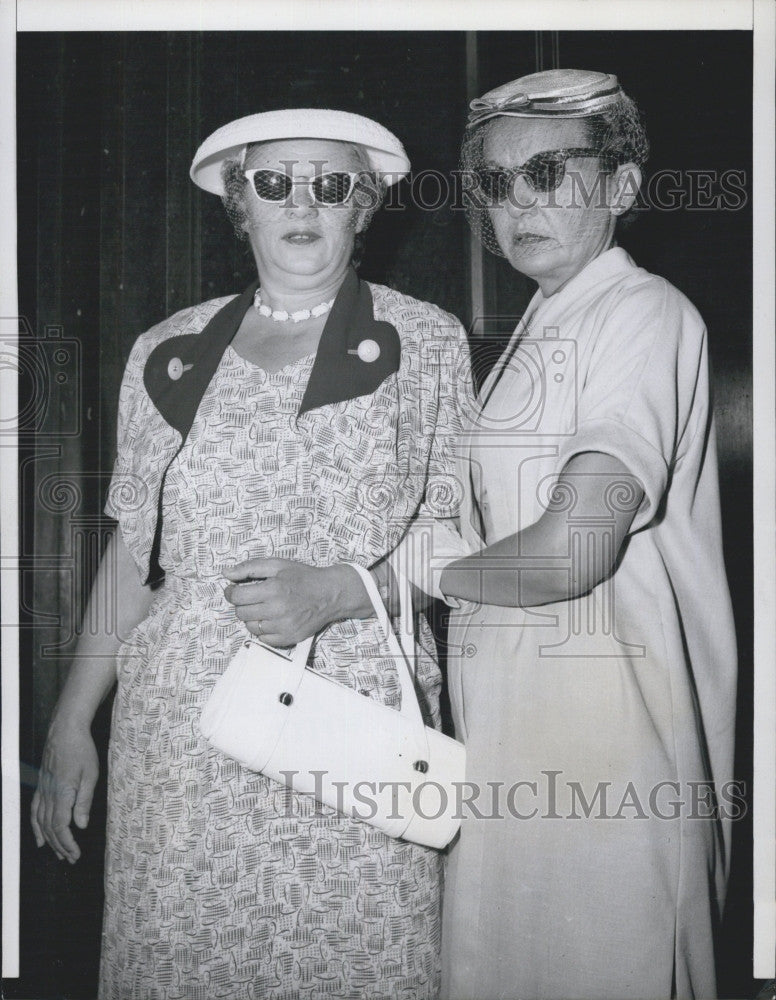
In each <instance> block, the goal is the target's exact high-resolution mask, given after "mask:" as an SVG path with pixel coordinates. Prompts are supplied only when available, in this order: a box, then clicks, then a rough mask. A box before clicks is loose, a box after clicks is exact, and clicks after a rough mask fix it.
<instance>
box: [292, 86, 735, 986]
mask: <svg viewBox="0 0 776 1000" xmlns="http://www.w3.org/2000/svg"><path fill="white" fill-rule="evenodd" d="M647 149H648V146H647V140H646V135H645V133H644V129H643V126H642V124H641V121H640V118H639V115H638V112H637V110H636V108H635V106H634V105H633V103H632V102H631V101H630V100H629V98H627V97H626V95H625V94H624V93H623V92H622V90H621V88H620V87H619V85H618V83H617V80H616V79H615V78H614V77H612V76H609V75H606V74H602V73H591V72H584V71H573V70H558V71H549V72H543V73H537V74H533V75H532V76H529V77H525V78H523V79H520V80H515V81H513V82H511V83H508V84H506V85H504V86H503V87H501V88H498V89H497V90H495V91H492V92H490V93H488V94H486V95H485V96H484V97H483V98H481V99H480V100H478V101H474V102H473V104H472V115H471V117H470V123H469V128H468V131H467V135H466V138H465V141H464V145H463V166H464V170H465V171H467V172H468V176H469V177H470V178H472V179H474V180H476V183H475V184H472V183H468V182H467V190H468V191H469V206H468V214H469V218H470V221H471V222H472V224H473V226H474V228H475V230H476V232H478V233H479V234H480V235H481V237H482V239H483V242H484V243H485V245H486V246H487V247H488V248H489V249H490V250H493V251H494V252H496V253H499V254H502V255H503V256H505V257H506V258H507V259H508V260H509V262H510V263H511V264H512V266H513V267H514V268H515V269H516V270H519V271H520V272H521V273H523V274H525V275H528V276H529V277H531V278H533V279H534V280H535V281H536V282H537V284H538V286H539V287H538V291H537V292H536V294H535V296H534V298H533V299H532V301H531V303H530V304H529V306H528V309H527V311H526V315H525V317H524V318H523V321H522V322H521V324H520V326H519V328H518V330H517V331H516V332H515V335H514V337H513V339H512V342H511V343H510V345H509V346H508V347H507V350H506V352H505V354H504V355H503V357H502V358H501V360H500V362H498V363H497V364H496V366H495V368H494V370H493V372H492V373H491V375H490V377H489V378H488V380H487V381H486V383H485V385H484V386H483V389H482V391H481V394H480V399H479V404H478V412H477V414H476V416H475V418H474V420H473V422H472V423H471V425H470V427H469V432H468V433H467V434H466V435H465V437H464V438H463V439H462V441H463V444H462V448H461V451H462V454H461V462H460V466H459V480H460V482H461V483H462V484H463V486H464V489H465V493H466V496H465V501H464V505H463V509H462V515H461V519H462V531H463V535H464V538H465V540H466V541H467V542H468V543H469V545H470V546H471V548H472V549H473V550H475V554H472V555H469V556H467V557H466V558H463V559H460V560H458V561H455V562H452V563H451V564H449V565H448V566H447V567H446V568H444V569H443V571H442V573H441V578H440V580H439V585H440V586H441V591H442V593H443V594H444V595H446V596H447V597H448V599H450V600H452V599H454V598H460V599H464V600H467V601H469V602H473V606H472V605H470V606H468V607H466V608H464V609H461V610H460V612H459V613H457V614H456V615H455V616H454V617H453V619H452V627H451V632H450V649H451V653H450V654H449V663H450V674H449V679H450V696H451V701H452V705H453V713H454V716H455V720H456V731H457V735H458V736H459V738H461V739H463V740H464V742H465V743H466V748H467V780H468V785H467V788H466V789H465V798H466V812H467V815H466V817H465V819H464V822H463V826H462V830H461V835H460V838H459V840H458V842H457V844H455V845H454V847H453V849H452V851H451V856H450V859H449V865H448V869H447V873H446V879H445V902H444V919H443V988H442V995H443V996H444V997H445V998H446V1000H472V998H477V1000H517V998H520V1000H532V998H540V997H541V998H549V997H555V998H558V1000H569V998H596V1000H602V998H612V1000H623V998H625V997H633V998H650V1000H655V998H660V997H663V998H669V997H672V996H676V997H704V998H706V997H712V996H715V995H716V986H715V969H714V953H713V939H714V934H715V932H716V931H717V930H718V928H719V919H720V913H721V908H722V905H723V902H724V892H725V882H726V877H727V871H728V863H729V843H730V819H731V817H732V816H733V815H735V810H736V808H737V807H738V806H739V804H740V803H738V802H737V801H736V800H735V795H734V790H733V789H731V787H730V784H729V779H730V778H731V774H732V757H733V729H734V718H735V674H736V652H735V638H734V631H733V621H732V614H731V608H730V600H729V595H728V590H727V585H726V582H725V572H724V565H723V559H722V544H721V530H720V515H719V495H718V485H717V470H716V453H715V444H714V430H713V420H712V413H711V408H710V404H709V386H708V372H707V355H706V350H707V349H706V332H705V329H704V327H703V323H702V321H701V318H700V316H699V315H698V313H697V312H696V310H695V309H694V308H693V306H692V305H691V304H690V303H689V302H688V301H687V299H686V298H685V297H684V296H683V295H682V294H681V293H680V292H678V291H677V290H676V289H675V288H673V287H672V286H671V285H669V284H668V283H667V282H666V281H664V280H663V279H661V278H658V277H655V276H654V275H650V274H648V273H647V272H645V271H643V270H642V269H640V268H638V267H637V266H636V265H635V264H634V263H633V261H632V260H631V259H630V257H629V256H628V255H627V254H626V253H625V252H624V251H623V250H622V249H621V248H619V247H618V246H617V244H616V239H615V233H616V227H617V222H618V220H619V219H620V218H621V217H622V216H623V215H625V214H626V213H627V212H628V211H629V210H630V209H631V207H632V206H633V203H634V200H635V198H636V194H637V192H638V187H639V183H640V180H641V166H642V165H643V163H644V161H645V159H646V154H647ZM431 544H432V546H433V549H434V551H435V552H436V545H435V542H434V539H433V537H432V540H431ZM477 550H479V551H477ZM274 571H277V570H276V568H274V569H273V572H274ZM286 571H287V570H286Z"/></svg>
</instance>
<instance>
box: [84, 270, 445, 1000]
mask: <svg viewBox="0 0 776 1000" xmlns="http://www.w3.org/2000/svg"><path fill="white" fill-rule="evenodd" d="M372 292H373V295H374V297H375V300H376V304H375V314H376V315H377V314H378V310H379V306H380V304H381V301H382V300H385V299H388V300H390V301H389V303H388V304H390V305H392V307H393V312H394V313H396V307H397V305H398V306H401V310H402V311H401V315H400V316H399V318H398V319H397V318H396V316H395V315H394V317H393V323H394V325H395V326H396V328H397V329H398V330H399V333H400V337H401V341H402V362H401V366H400V368H399V371H398V372H397V373H396V375H395V376H391V377H389V378H388V379H387V380H386V382H385V383H383V385H381V386H380V387H379V388H378V390H377V392H375V393H373V394H370V395H366V396H362V397H359V398H356V399H347V400H343V401H341V402H338V403H335V404H333V405H329V406H324V407H320V408H318V409H315V410H313V411H311V412H309V413H306V414H305V415H304V416H302V417H300V416H299V409H300V400H301V398H302V394H303V393H304V391H305V387H306V385H307V383H308V381H309V379H310V373H311V369H312V367H313V363H314V360H315V359H314V356H311V357H307V358H303V359H301V360H299V361H297V362H295V363H293V364H290V365H288V366H286V367H285V368H283V369H282V370H280V371H278V372H276V373H268V372H266V371H264V370H263V369H262V368H260V367H257V366H255V365H253V364H251V363H249V362H247V361H245V360H244V359H242V358H241V357H240V356H239V355H238V354H236V353H235V351H234V350H233V349H232V348H231V347H227V349H226V351H225V352H224V354H223V356H222V358H221V361H220V363H219V365H218V367H217V369H216V371H215V375H214V376H213V378H212V380H211V381H210V384H209V385H208V387H207V390H206V391H205V393H204V396H203V398H202V400H201V403H200V405H199V409H198V410H197V413H196V417H195V419H194V422H193V425H192V427H191V430H190V432H189V434H188V436H187V438H186V440H185V443H184V445H183V447H182V449H181V450H180V451H179V453H178V454H177V457H175V458H174V459H173V461H172V463H171V464H170V465H169V468H168V470H167V474H166V479H165V483H164V489H163V522H162V523H163V531H162V538H161V549H160V554H159V562H160V564H161V566H162V567H163V568H164V569H165V571H166V576H165V580H164V583H163V585H162V586H161V587H160V588H159V589H158V591H157V596H156V598H155V600H154V603H153V605H152V607H151V610H150V612H149V614H148V616H147V618H146V619H145V620H144V621H143V622H142V623H141V624H140V625H139V626H138V627H137V628H135V629H134V631H133V632H132V633H131V634H130V635H129V636H128V637H127V639H126V641H125V642H124V644H123V646H122V647H121V650H120V652H119V656H118V665H117V672H118V692H117V695H116V701H115V707H114V716H113V728H112V734H111V749H110V761H109V817H108V847H107V857H106V908H105V921H104V928H103V950H102V962H101V982H100V998H101V1000H109V998H110V1000H131V998H138V1000H140V998H142V1000H184V998H185V1000H200V998H201V1000H217V998H228V1000H242V998H245V1000H248V998H250V1000H255V998H259V997H266V998H272V1000H284V998H289V1000H290V998H292V997H304V998H310V1000H313V998H324V997H325V998H332V997H342V998H345V997H347V998H354V1000H355V998H369V1000H377V998H381V997H383V998H386V1000H387V998H394V997H407V998H427V997H428V998H431V997H434V996H435V995H436V994H437V991H438V975H439V970H438V951H439V943H440V874H441V858H440V855H439V854H438V853H437V852H435V851H433V850H430V849H426V848H422V847H419V846H417V845H412V844H408V843H405V842H404V841H401V840H396V839H391V838H389V837H386V836H384V835H383V834H381V833H379V832H378V831H377V830H375V829H373V828H372V827H370V826H368V825H366V824H364V823H361V822H358V821H356V820H351V819H347V818H345V817H343V816H342V815H339V814H337V813H336V812H335V811H333V810H331V809H329V808H326V807H322V806H320V805H318V804H317V803H316V802H315V801H314V800H312V799H311V798H308V797H303V796H297V795H296V794H294V793H293V792H291V791H290V790H289V789H286V788H284V787H283V786H281V785H279V784H276V783H274V782H272V781H271V780H269V779H268V778H265V777H264V776H263V775H260V774H257V773H255V772H251V771H249V770H247V769H246V768H244V767H242V766H241V765H240V764H238V763H236V762H235V761H233V760H231V759H229V758H228V757H226V756H224V755H223V754H221V753H219V752H218V751H216V750H214V749H213V748H211V747H210V746H209V745H208V744H207V742H206V741H205V740H204V738H203V737H202V735H201V734H200V732H199V728H198V720H199V716H200V713H201V710H202V706H203V704H204V702H205V700H206V699H207V697H208V694H209V692H210V690H211V689H212V686H213V684H214V683H215V680H216V679H217V677H218V676H219V675H220V674H221V673H222V672H223V670H224V669H225V667H226V665H227V663H228V661H229V658H230V657H231V655H232V654H233V653H234V652H235V651H236V649H237V648H238V646H239V644H240V642H241V641H242V640H243V639H244V638H245V635H246V632H245V628H244V626H243V624H242V623H241V622H239V621H238V620H237V619H236V617H235V614H234V609H233V607H232V606H231V605H230V604H229V603H228V602H227V601H226V600H225V598H224V596H223V587H224V584H225V580H224V578H223V575H222V568H223V567H225V566H227V565H231V564H234V563H236V562H239V561H242V560H244V559H246V558H249V557H256V556H271V557H279V558H288V559H297V560H301V561H303V562H306V563H311V564H314V565H328V564H331V563H333V562H336V561H340V560H342V559H354V560H356V561H359V562H362V563H364V564H370V563H371V562H373V561H374V560H375V559H376V558H380V557H381V556H382V555H383V554H384V552H383V551H382V549H385V548H386V547H387V548H390V547H391V546H392V544H395V542H394V539H396V540H398V537H397V536H396V535H395V534H393V532H396V529H397V523H396V515H398V528H399V531H402V530H403V529H404V528H405V527H406V525H407V524H408V523H409V519H410V516H411V513H410V512H411V510H412V509H413V505H416V504H417V502H418V500H419V499H420V498H422V493H420V492H419V491H418V489H417V487H418V483H417V478H418V477H417V475H415V474H413V475H409V476H407V477H406V482H405V486H404V488H399V487H397V486H396V481H397V478H398V479H400V478H401V476H400V468H401V465H402V460H401V458H400V457H399V458H397V456H398V455H400V451H401V447H402V439H403V437H404V434H405V432H406V433H408V434H409V433H413V436H414V439H415V441H416V442H419V441H422V438H423V433H422V428H418V427H415V429H414V432H413V429H412V427H410V426H409V425H408V426H406V427H405V428H404V429H403V430H402V427H401V424H402V418H401V410H402V407H403V405H404V402H403V399H404V397H405V396H406V395H408V394H409V393H411V392H412V391H414V392H415V393H417V388H416V389H415V390H412V389H411V386H412V385H415V386H416V387H417V385H418V379H417V377H416V376H417V374H418V373H420V372H423V373H424V376H423V379H421V381H423V380H424V379H425V383H424V384H425V389H426V390H429V389H434V392H432V393H431V394H430V395H429V396H427V397H426V398H427V401H428V400H434V403H433V405H434V407H435V409H434V412H433V414H432V413H431V411H430V410H429V409H428V408H427V406H426V407H425V409H424V406H423V405H422V404H420V403H419V402H418V401H417V396H416V403H415V411H414V412H416V413H417V419H420V416H421V414H422V413H424V414H425V419H426V420H428V419H429V418H430V417H433V424H434V426H433V427H431V433H430V434H428V435H427V439H428V440H427V446H428V451H427V455H426V470H427V473H429V474H431V475H432V478H433V469H434V467H436V466H437V464H438V465H439V468H442V466H443V465H447V463H448V458H447V457H446V456H445V455H444V454H443V453H444V452H445V451H446V449H447V436H448V434H449V435H452V433H453V432H454V431H455V425H457V424H458V423H459V416H458V412H457V404H456V403H455V400H454V398H453V396H452V395H449V394H448V398H447V401H445V393H447V392H448V390H447V389H445V390H444V392H443V393H442V396H440V392H439V385H440V384H442V383H441V382H438V380H439V378H440V371H439V370H438V369H439V366H438V363H436V362H434V363H431V362H429V363H428V364H427V365H426V364H425V363H420V361H421V359H422V358H423V357H426V356H427V352H426V351H425V350H424V349H423V345H422V343H421V339H420V338H419V337H417V336H416V335H415V334H414V333H412V331H414V330H416V329H417V321H418V320H421V321H424V323H426V324H427V323H428V322H429V321H432V322H433V323H434V324H436V325H437V326H439V325H440V323H441V325H442V326H444V327H445V328H446V329H447V330H448V333H447V334H446V336H447V337H449V336H450V334H449V331H450V329H451V324H454V321H452V318H451V317H445V314H442V313H441V312H440V311H439V310H436V309H435V308H434V307H431V306H428V305H426V304H424V303H416V302H415V300H409V299H406V298H405V297H403V296H398V293H395V292H391V291H390V290H388V289H384V290H382V289H380V288H379V286H375V287H374V288H373V289H372ZM220 305H222V302H216V303H206V304H205V305H204V306H202V307H197V309H195V310H187V311H185V312H184V313H183V314H178V316H177V317H173V318H172V320H169V321H166V324H162V325H161V326H160V328H156V329H155V331H151V332H150V333H149V334H146V335H145V336H144V338H140V340H139V341H138V346H136V348H135V350H134V351H133V355H132V357H131V358H130V362H129V366H128V369H127V374H126V376H125V383H124V387H123V388H122V397H121V415H120V431H119V457H118V460H117V467H116V473H115V476H114V485H113V489H112V492H111V498H112V499H111V500H109V503H108V508H107V509H108V512H109V513H111V514H112V515H113V516H115V517H117V518H118V520H119V522H120V528H121V531H122V536H123V538H124V541H125V543H126V544H127V546H128V547H129V549H130V551H131V552H132V553H133V555H135V557H136V558H137V559H138V563H139V565H142V564H143V559H144V555H145V553H146V552H147V550H148V544H149V535H150V532H149V528H148V525H149V523H150V520H149V519H150V511H151V509H152V508H153V497H152V496H151V495H150V494H151V493H153V491H152V490H150V491H149V490H147V489H146V487H147V485H148V483H149V482H151V481H153V478H154V476H155V475H158V471H159V469H160V468H161V467H163V466H164V464H165V462H166V461H168V457H169V452H170V449H171V447H173V448H174V447H175V446H176V442H175V441H173V445H172V446H171V445H170V443H169V435H168V437H167V438H165V435H164V433H159V434H155V433H154V432H153V421H154V417H155V410H154V408H153V406H152V404H151V403H150V401H149V399H148V397H147V395H146V393H145V392H144V390H143V388H142V385H141V382H140V373H141V370H142V366H143V363H144V361H145V359H146V358H147V356H148V353H149V350H150V348H152V347H153V345H154V344H155V343H156V344H158V343H159V342H161V341H162V340H164V339H166V338H167V337H169V336H170V335H171V334H173V335H180V334H181V333H184V332H191V331H192V330H194V331H197V330H201V329H202V327H203V325H204V323H205V321H206V320H207V319H208V318H209V317H210V316H212V314H213V313H214V311H215V309H216V308H217V307H218V306H220ZM402 320H403V321H402ZM413 324H415V325H413ZM453 329H456V333H455V335H454V339H457V340H458V341H459V342H462V333H461V332H460V329H459V328H458V327H457V324H454V326H453ZM437 357H438V355H437ZM435 365H436V367H435ZM413 373H414V374H413ZM448 374H449V373H448ZM411 375H412V377H410V376H411ZM429 379H430V381H429ZM442 381H443V382H444V384H445V385H448V384H450V383H449V381H448V379H447V378H446V377H445V378H443V379H442ZM435 385H436V388H435ZM440 400H441V406H440ZM411 403H412V401H411V400H408V405H411ZM407 412H412V411H409V410H408V411H407ZM413 419H415V418H413ZM370 427H371V428H372V430H371V431H370ZM435 429H436V431H438V432H439V433H435ZM177 443H179V442H177ZM440 449H441V450H440ZM415 457H416V458H418V457H419V456H418V454H417V453H416V455H415ZM405 460H406V463H407V464H405V467H406V468H409V467H410V466H411V465H412V464H413V463H412V462H409V453H407V455H406V456H405ZM354 464H355V465H358V467H359V468H360V469H361V470H362V472H361V475H360V476H358V475H354ZM388 467H390V470H389V471H390V475H386V476H384V477H383V479H381V480H377V479H374V477H372V478H371V479H370V476H369V475H368V474H367V470H368V469H371V470H372V472H374V470H375V469H376V468H382V469H383V472H386V470H388ZM380 482H382V483H383V486H384V491H385V490H390V489H393V492H392V494H391V498H392V503H391V505H390V507H387V506H386V504H385V503H384V502H382V501H384V497H382V495H381V505H379V509H380V510H382V511H383V513H382V516H376V515H375V513H374V510H375V509H378V505H374V506H373V509H372V512H371V513H370V509H369V507H368V505H367V506H366V507H365V503H364V498H365V496H367V495H369V496H371V497H372V498H373V499H374V497H375V495H376V494H379V493H380V491H379V489H377V484H379V483H380ZM132 483H134V484H135V485H136V487H137V490H136V491H135V493H134V495H133V497H134V498H133V499H132V500H130V499H129V493H130V492H132V490H131V484H132ZM117 497H118V499H117ZM138 498H139V499H138ZM408 515H409V516H408ZM389 529H390V530H389ZM419 641H420V643H421V645H422V646H425V647H426V648H427V649H433V643H432V640H431V638H430V636H429V634H428V632H427V630H426V631H421V634H420V640H419ZM380 652H381V642H380V638H379V634H378V630H377V628H376V623H375V622H374V620H365V621H344V622H338V623H335V624H333V625H331V626H329V628H327V629H326V630H325V631H324V632H323V633H321V634H320V635H319V637H318V639H317V640H316V643H315V646H314V650H313V660H312V667H313V669H315V670H319V671H321V672H323V673H325V674H327V675H329V676H331V677H333V678H334V679H336V680H337V681H338V682H340V683H342V684H346V685H348V686H350V687H352V688H354V689H356V690H358V691H359V692H360V693H362V694H364V695H367V696H368V697H371V698H375V699H377V700H379V701H381V702H383V703H385V704H388V705H392V706H396V707H398V706H399V703H400V688H399V683H398V676H397V674H396V670H395V667H394V665H393V664H392V662H391V661H390V659H388V658H381V656H380ZM416 669H417V673H416V677H417V688H418V695H419V698H420V701H421V705H422V707H423V709H424V712H425V714H426V717H427V721H429V722H433V723H435V724H438V718H439V712H438V698H439V687H440V675H439V671H438V668H437V666H436V663H435V661H434V659H433V658H432V656H431V655H429V653H427V652H425V651H424V650H423V649H420V650H419V655H418V658H417V668H416Z"/></svg>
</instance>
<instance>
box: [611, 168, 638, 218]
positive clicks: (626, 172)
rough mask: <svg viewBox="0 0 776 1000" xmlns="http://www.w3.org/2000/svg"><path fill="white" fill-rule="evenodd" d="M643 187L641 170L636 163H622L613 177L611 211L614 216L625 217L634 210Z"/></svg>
mask: <svg viewBox="0 0 776 1000" xmlns="http://www.w3.org/2000/svg"><path fill="white" fill-rule="evenodd" d="M640 187H641V169H640V167H637V166H636V164H635V163H621V164H620V166H619V167H617V169H616V170H615V172H614V173H613V174H612V177H611V183H610V186H609V191H610V197H609V210H610V211H611V213H612V215H625V213H626V212H627V211H628V210H629V209H631V208H633V203H634V202H635V201H636V195H637V194H638V193H639V188H640Z"/></svg>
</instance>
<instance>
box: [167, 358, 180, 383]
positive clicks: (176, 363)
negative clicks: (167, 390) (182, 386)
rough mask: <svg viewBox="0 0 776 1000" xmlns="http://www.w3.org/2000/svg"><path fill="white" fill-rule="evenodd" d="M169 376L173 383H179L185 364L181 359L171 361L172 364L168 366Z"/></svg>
mask: <svg viewBox="0 0 776 1000" xmlns="http://www.w3.org/2000/svg"><path fill="white" fill-rule="evenodd" d="M167 374H168V375H169V376H170V378H171V379H172V380H173V382H177V381H178V379H179V378H180V377H181V375H183V362H182V361H181V359H180V358H171V359H170V363H169V365H167Z"/></svg>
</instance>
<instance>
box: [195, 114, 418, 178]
mask: <svg viewBox="0 0 776 1000" xmlns="http://www.w3.org/2000/svg"><path fill="white" fill-rule="evenodd" d="M276 139H334V140H338V141H340V142H352V143H356V144H358V145H359V146H362V147H363V149H364V152H365V153H366V155H367V158H368V160H369V165H370V167H371V168H372V170H374V171H375V172H376V173H379V174H380V176H381V177H382V179H383V181H384V182H385V183H386V184H388V185H391V184H395V183H396V181H398V180H400V179H401V178H402V177H404V176H405V175H406V174H407V173H409V169H410V161H409V160H408V159H407V154H406V153H405V152H404V147H403V146H402V144H401V143H400V142H399V140H398V139H397V138H396V136H395V135H394V134H393V132H389V131H388V129H387V128H383V126H382V125H379V124H378V123H377V122H375V121H372V119H371V118H364V117H363V116H362V115H353V114H350V112H348V111H330V110H328V109H325V108H320V109H318V108H286V109H284V110H282V111H265V112H263V113H262V114H258V115H248V116H247V117H246V118H238V119H237V120H236V121H233V122H229V124H228V125H224V126H222V127H221V128H219V129H217V130H216V131H215V132H214V133H213V134H212V135H210V136H208V138H207V139H205V141H204V142H203V143H202V145H201V146H200V147H199V149H198V150H197V152H196V154H195V156H194V160H193V162H192V164H191V170H190V171H189V175H190V176H191V179H192V180H193V181H194V183H195V184H196V185H197V186H198V187H201V188H203V190H205V191H210V192H211V193H212V194H220V195H223V194H224V193H225V192H224V186H223V182H222V180H221V166H222V164H223V162H224V160H228V159H233V158H236V159H239V160H242V158H243V156H244V155H245V150H246V148H247V147H248V146H249V145H250V144H251V143H253V142H272V141H275V140H276Z"/></svg>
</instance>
